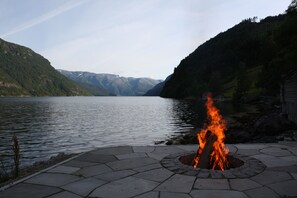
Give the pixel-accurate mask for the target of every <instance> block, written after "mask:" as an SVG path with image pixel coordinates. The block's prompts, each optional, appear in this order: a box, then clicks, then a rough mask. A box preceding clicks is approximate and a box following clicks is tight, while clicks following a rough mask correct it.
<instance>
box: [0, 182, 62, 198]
mask: <svg viewBox="0 0 297 198" xmlns="http://www.w3.org/2000/svg"><path fill="white" fill-rule="evenodd" d="M59 191H61V190H60V189H58V188H55V187H49V186H40V185H33V184H24V183H21V184H18V185H15V186H12V187H10V188H8V189H7V190H5V191H2V192H1V191H0V197H1V198H40V197H46V196H49V195H52V194H55V193H57V192H59Z"/></svg>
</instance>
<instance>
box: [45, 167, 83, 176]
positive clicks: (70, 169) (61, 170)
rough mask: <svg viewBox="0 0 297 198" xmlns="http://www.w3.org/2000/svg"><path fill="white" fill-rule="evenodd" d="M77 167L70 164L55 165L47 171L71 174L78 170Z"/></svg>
mask: <svg viewBox="0 0 297 198" xmlns="http://www.w3.org/2000/svg"><path fill="white" fill-rule="evenodd" d="M78 170H79V168H76V167H70V166H63V165H61V166H57V167H55V168H53V169H50V170H49V171H47V172H50V173H65V174H71V173H74V172H76V171H78Z"/></svg>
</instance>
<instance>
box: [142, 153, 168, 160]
mask: <svg viewBox="0 0 297 198" xmlns="http://www.w3.org/2000/svg"><path fill="white" fill-rule="evenodd" d="M147 155H148V156H149V157H150V158H153V159H156V160H158V161H160V160H161V159H163V158H164V157H166V156H167V155H168V154H167V153H147Z"/></svg>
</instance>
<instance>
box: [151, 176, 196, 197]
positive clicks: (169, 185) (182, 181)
mask: <svg viewBox="0 0 297 198" xmlns="http://www.w3.org/2000/svg"><path fill="white" fill-rule="evenodd" d="M195 179H196V177H192V176H186V175H179V174H175V175H173V176H172V177H170V178H169V179H168V180H166V181H165V182H163V183H162V184H160V185H159V186H158V187H157V188H156V189H155V190H156V191H166V192H180V193H189V192H190V191H191V189H192V186H193V183H194V181H195Z"/></svg>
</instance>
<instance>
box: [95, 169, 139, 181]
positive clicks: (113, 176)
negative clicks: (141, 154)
mask: <svg viewBox="0 0 297 198" xmlns="http://www.w3.org/2000/svg"><path fill="white" fill-rule="evenodd" d="M135 173H136V172H135V171H133V170H121V171H114V172H109V173H104V174H100V175H97V176H95V178H98V179H102V180H104V181H114V180H118V179H122V178H124V177H128V176H130V175H134V174H135Z"/></svg>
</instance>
